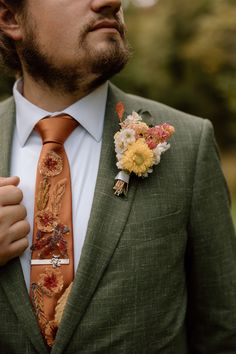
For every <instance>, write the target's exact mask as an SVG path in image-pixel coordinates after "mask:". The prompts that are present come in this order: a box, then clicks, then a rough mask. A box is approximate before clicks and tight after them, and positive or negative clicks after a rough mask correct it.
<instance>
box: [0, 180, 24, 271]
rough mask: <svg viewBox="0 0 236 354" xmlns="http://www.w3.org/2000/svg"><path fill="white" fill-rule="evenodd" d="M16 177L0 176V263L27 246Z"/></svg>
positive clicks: (20, 194) (15, 255)
mask: <svg viewBox="0 0 236 354" xmlns="http://www.w3.org/2000/svg"><path fill="white" fill-rule="evenodd" d="M19 182H20V179H19V178H18V177H8V178H3V177H0V265H4V264H6V263H7V262H8V261H9V260H10V259H12V258H15V257H18V256H20V255H21V254H22V253H23V252H24V250H25V249H26V248H27V247H28V240H27V237H26V236H27V234H28V233H29V231H30V226H29V223H28V222H27V220H26V219H25V218H26V214H27V213H26V209H25V207H24V206H23V205H22V204H20V202H21V201H22V198H23V194H22V192H21V190H20V189H19V188H18V187H17V186H18V184H19Z"/></svg>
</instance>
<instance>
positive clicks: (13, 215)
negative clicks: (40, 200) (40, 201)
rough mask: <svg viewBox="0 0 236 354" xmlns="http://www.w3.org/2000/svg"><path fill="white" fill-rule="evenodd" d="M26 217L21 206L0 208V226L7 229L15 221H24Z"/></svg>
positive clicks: (25, 212) (24, 209)
mask: <svg viewBox="0 0 236 354" xmlns="http://www.w3.org/2000/svg"><path fill="white" fill-rule="evenodd" d="M26 216H27V211H26V208H25V207H24V205H22V204H18V205H8V206H4V207H0V226H1V228H6V227H9V226H11V225H13V224H15V223H16V222H17V221H20V220H24V219H25V218H26Z"/></svg>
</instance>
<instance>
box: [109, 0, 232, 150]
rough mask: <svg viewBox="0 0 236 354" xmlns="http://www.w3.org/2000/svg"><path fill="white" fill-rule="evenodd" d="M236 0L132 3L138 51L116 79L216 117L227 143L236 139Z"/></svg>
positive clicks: (130, 23) (130, 13) (129, 12)
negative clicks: (151, 4)
mask: <svg viewBox="0 0 236 354" xmlns="http://www.w3.org/2000/svg"><path fill="white" fill-rule="evenodd" d="M235 18H236V2H235V0H194V1H189V0H159V2H158V3H157V5H156V6H154V7H151V8H146V9H141V10H140V9H138V8H135V7H134V6H130V7H129V8H128V9H127V11H126V22H127V24H128V33H129V38H130V42H131V45H132V46H133V48H134V56H133V58H132V59H131V61H130V63H129V64H128V66H127V68H126V69H125V70H124V71H123V72H122V73H121V74H119V75H118V76H117V77H116V78H115V79H114V80H113V81H114V82H115V83H116V84H118V85H119V86H120V87H122V88H123V89H125V90H126V91H129V92H132V93H136V94H138V95H142V96H146V97H150V98H152V99H155V100H159V101H162V102H164V103H166V104H168V105H171V106H174V107H176V108H178V109H181V110H184V111H187V112H190V113H192V114H195V115H200V116H204V117H208V118H210V119H212V121H213V123H214V126H215V128H216V135H217V138H218V141H219V142H220V143H221V145H222V146H223V147H224V148H230V147H232V146H233V147H235V142H236V21H235Z"/></svg>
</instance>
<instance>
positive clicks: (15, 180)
mask: <svg viewBox="0 0 236 354" xmlns="http://www.w3.org/2000/svg"><path fill="white" fill-rule="evenodd" d="M19 183H20V178H19V177H17V176H13V177H0V187H4V186H10V185H13V186H18V184H19Z"/></svg>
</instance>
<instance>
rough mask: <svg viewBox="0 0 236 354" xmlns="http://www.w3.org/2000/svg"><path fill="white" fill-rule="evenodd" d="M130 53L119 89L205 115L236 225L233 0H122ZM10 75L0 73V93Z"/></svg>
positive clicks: (5, 89)
mask: <svg viewBox="0 0 236 354" xmlns="http://www.w3.org/2000/svg"><path fill="white" fill-rule="evenodd" d="M123 5H124V8H125V17H126V23H127V26H128V34H129V41H130V44H131V46H132V48H133V58H132V59H131V60H130V62H129V64H128V65H127V67H126V68H125V70H123V72H122V73H120V74H119V75H117V76H116V77H115V78H114V79H113V82H114V83H115V84H117V85H118V86H119V87H120V88H122V89H123V90H125V91H127V92H130V93H133V94H138V95H141V96H144V97H148V98H151V99H154V100H158V101H161V102H163V103H165V104H167V105H170V106H173V107H175V108H177V109H180V110H183V111H186V112H189V113H191V114H194V115H198V116H201V117H206V118H209V119H210V120H211V121H212V123H213V125H214V127H215V134H216V137H217V141H218V144H219V147H220V153H221V159H222V166H223V170H224V173H225V176H226V179H227V182H228V185H229V188H230V193H231V197H232V213H233V218H234V222H235V225H236V1H235V0H191V1H190V0H123ZM12 82H13V80H12V79H9V78H7V77H6V76H4V75H3V74H2V75H1V76H0V98H1V99H2V98H4V97H7V96H8V95H9V94H11V89H12Z"/></svg>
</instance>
